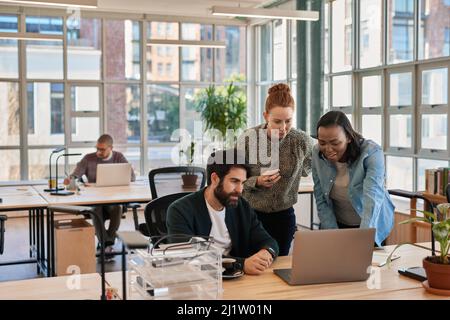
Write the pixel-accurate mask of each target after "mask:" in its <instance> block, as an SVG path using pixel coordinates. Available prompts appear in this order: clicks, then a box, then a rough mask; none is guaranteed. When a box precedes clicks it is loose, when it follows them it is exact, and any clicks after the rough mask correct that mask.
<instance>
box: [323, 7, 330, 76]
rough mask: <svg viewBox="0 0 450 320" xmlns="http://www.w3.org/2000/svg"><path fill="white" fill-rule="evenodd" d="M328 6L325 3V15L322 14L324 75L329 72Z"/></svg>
mask: <svg viewBox="0 0 450 320" xmlns="http://www.w3.org/2000/svg"><path fill="white" fill-rule="evenodd" d="M328 10H329V4H328V2H325V12H324V13H325V14H324V36H323V41H324V44H323V55H324V57H323V70H324V72H325V74H327V73H329V72H330V62H329V54H330V48H329V39H330V28H329V25H328V19H329V13H328Z"/></svg>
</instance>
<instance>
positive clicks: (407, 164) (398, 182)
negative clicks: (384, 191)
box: [386, 156, 413, 191]
mask: <svg viewBox="0 0 450 320" xmlns="http://www.w3.org/2000/svg"><path fill="white" fill-rule="evenodd" d="M386 179H387V188H388V189H404V190H409V191H413V160H412V159H411V158H405V157H392V156H387V157H386Z"/></svg>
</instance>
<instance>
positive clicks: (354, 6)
mask: <svg viewBox="0 0 450 320" xmlns="http://www.w3.org/2000/svg"><path fill="white" fill-rule="evenodd" d="M324 10H326V13H325V16H327V15H331V17H330V18H329V20H330V21H331V25H330V24H329V23H328V20H327V21H325V22H324V24H323V25H324V37H322V38H323V39H324V41H325V43H324V46H325V47H326V46H327V45H328V43H331V44H332V46H331V50H327V49H326V48H325V50H324V51H323V52H324V54H325V55H326V57H325V66H324V70H325V74H326V75H325V82H324V87H328V88H329V89H328V91H329V93H330V94H331V95H330V99H329V100H328V99H327V102H328V101H329V103H330V107H331V108H332V109H335V110H342V111H343V112H345V113H346V114H347V116H349V117H351V118H352V123H353V126H354V127H355V129H356V130H357V131H359V132H361V133H362V134H363V136H364V137H365V138H369V139H372V140H374V141H375V142H377V143H378V144H380V145H381V146H382V148H383V150H384V153H385V155H386V161H385V163H386V171H387V174H386V177H387V181H386V183H387V186H388V188H402V189H407V190H412V191H415V190H423V189H424V188H425V182H424V181H425V180H424V171H425V169H428V168H436V167H440V166H448V165H449V162H448V159H449V158H450V148H449V145H450V142H449V139H448V136H449V103H448V91H449V70H448V69H449V66H450V58H449V55H450V52H449V50H450V49H449V47H450V34H449V35H447V34H448V33H449V31H448V30H450V25H449V24H450V6H449V4H448V1H445V0H386V1H382V0H380V1H378V0H367V1H366V0H361V1H358V2H356V1H353V2H352V1H348V0H335V1H332V2H331V5H324ZM351 13H353V14H351ZM352 16H355V17H358V18H359V23H358V24H354V25H353V24H352ZM355 28H356V30H355ZM330 29H331V30H330ZM349 33H350V34H352V35H353V37H351V39H355V43H353V42H351V41H349V38H348V37H347V36H346V35H347V34H349ZM328 35H331V40H329V39H328ZM351 39H350V40H351ZM349 44H350V47H349ZM356 49H358V50H356ZM353 52H357V53H358V54H357V55H353V54H352V53H353ZM349 57H353V58H354V59H355V61H353V62H354V65H353V64H352V60H351V59H349ZM329 64H331V66H332V68H331V70H330V69H329V68H328V65H329ZM327 107H328V104H327V105H325V106H324V110H326V109H327Z"/></svg>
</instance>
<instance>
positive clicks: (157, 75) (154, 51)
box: [147, 45, 179, 81]
mask: <svg viewBox="0 0 450 320" xmlns="http://www.w3.org/2000/svg"><path fill="white" fill-rule="evenodd" d="M178 49H179V48H178V47H175V46H160V45H154V46H147V80H152V81H178V79H179V72H178V55H179V53H178V52H179V51H178Z"/></svg>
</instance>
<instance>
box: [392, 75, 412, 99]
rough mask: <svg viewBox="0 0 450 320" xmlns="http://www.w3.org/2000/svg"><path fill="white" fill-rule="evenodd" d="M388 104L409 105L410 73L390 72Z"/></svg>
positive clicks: (410, 94) (410, 93)
mask: <svg viewBox="0 0 450 320" xmlns="http://www.w3.org/2000/svg"><path fill="white" fill-rule="evenodd" d="M389 95H390V97H389V105H390V106H391V107H395V106H410V105H411V104H412V74H411V72H405V73H392V74H391V75H390V78H389Z"/></svg>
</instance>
